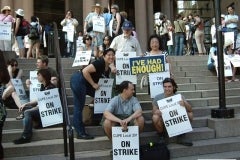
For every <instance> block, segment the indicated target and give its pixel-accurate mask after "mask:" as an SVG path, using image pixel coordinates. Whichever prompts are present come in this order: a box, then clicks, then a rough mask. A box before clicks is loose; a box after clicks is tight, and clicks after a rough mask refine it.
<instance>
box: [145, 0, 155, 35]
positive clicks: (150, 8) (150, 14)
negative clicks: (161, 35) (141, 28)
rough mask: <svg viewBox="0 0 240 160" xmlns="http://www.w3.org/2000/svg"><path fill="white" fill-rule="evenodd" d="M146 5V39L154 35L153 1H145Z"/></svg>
mask: <svg viewBox="0 0 240 160" xmlns="http://www.w3.org/2000/svg"><path fill="white" fill-rule="evenodd" d="M147 3H148V5H147V17H148V18H147V19H146V21H147V24H148V25H147V27H148V37H149V35H151V34H153V33H154V29H153V26H154V15H153V14H154V13H153V0H148V1H147Z"/></svg>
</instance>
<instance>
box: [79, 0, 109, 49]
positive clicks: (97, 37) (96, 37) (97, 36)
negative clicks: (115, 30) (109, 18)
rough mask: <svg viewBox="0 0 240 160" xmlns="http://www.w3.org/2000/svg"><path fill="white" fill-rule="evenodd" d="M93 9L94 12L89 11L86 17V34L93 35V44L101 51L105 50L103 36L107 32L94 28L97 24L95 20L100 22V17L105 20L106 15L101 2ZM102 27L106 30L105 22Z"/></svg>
mask: <svg viewBox="0 0 240 160" xmlns="http://www.w3.org/2000/svg"><path fill="white" fill-rule="evenodd" d="M92 10H93V12H91V13H89V14H88V15H87V17H86V18H85V21H84V34H85V35H86V34H89V35H90V36H91V37H92V39H93V44H94V45H96V46H97V49H98V52H99V51H103V49H102V44H103V36H104V34H105V31H102V32H100V30H99V31H96V30H93V29H94V27H93V25H94V24H95V22H99V21H97V20H99V19H102V20H104V17H103V14H102V7H101V5H100V4H99V3H97V4H96V5H94V6H93V7H92ZM98 29H99V28H98ZM101 29H103V30H105V24H104V26H103V28H102V27H101Z"/></svg>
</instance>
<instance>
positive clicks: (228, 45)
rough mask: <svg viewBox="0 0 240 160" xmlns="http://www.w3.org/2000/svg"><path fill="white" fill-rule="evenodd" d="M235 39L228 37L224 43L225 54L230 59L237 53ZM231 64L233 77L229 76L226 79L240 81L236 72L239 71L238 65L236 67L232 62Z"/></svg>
mask: <svg viewBox="0 0 240 160" xmlns="http://www.w3.org/2000/svg"><path fill="white" fill-rule="evenodd" d="M233 45H234V44H233V41H232V40H230V39H227V40H226V41H225V43H224V54H225V56H227V58H228V59H229V60H230V59H231V58H232V57H234V55H235V52H234V49H233ZM231 66H232V77H231V79H229V78H226V81H227V82H236V81H239V79H238V78H236V72H237V68H238V67H234V66H233V64H232V63H231Z"/></svg>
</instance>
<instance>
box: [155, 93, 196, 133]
mask: <svg viewBox="0 0 240 160" xmlns="http://www.w3.org/2000/svg"><path fill="white" fill-rule="evenodd" d="M181 100H182V96H181V94H177V95H174V96H171V97H167V98H164V99H161V100H159V101H157V103H158V107H159V110H160V111H161V112H162V118H163V121H164V125H165V127H166V129H167V132H168V135H169V137H173V136H177V135H180V134H183V133H187V132H190V131H192V126H191V123H190V121H189V118H188V115H187V111H186V108H185V107H183V106H180V104H179V101H181Z"/></svg>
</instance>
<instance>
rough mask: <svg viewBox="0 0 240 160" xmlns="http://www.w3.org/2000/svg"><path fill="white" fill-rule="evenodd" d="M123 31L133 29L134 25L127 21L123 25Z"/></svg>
mask: <svg viewBox="0 0 240 160" xmlns="http://www.w3.org/2000/svg"><path fill="white" fill-rule="evenodd" d="M122 29H123V30H128V29H133V24H132V22H130V21H125V22H124V23H123V25H122Z"/></svg>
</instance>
